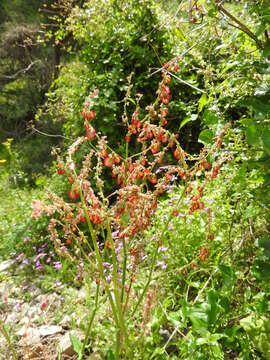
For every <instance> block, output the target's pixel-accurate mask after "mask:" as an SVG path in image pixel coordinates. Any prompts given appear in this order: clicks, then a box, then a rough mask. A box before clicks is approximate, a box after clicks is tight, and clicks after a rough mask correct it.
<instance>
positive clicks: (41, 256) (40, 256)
mask: <svg viewBox="0 0 270 360" xmlns="http://www.w3.org/2000/svg"><path fill="white" fill-rule="evenodd" d="M46 255H47V254H46V253H41V254H38V255H37V256H36V257H35V259H34V262H37V261H39V259H40V258H43V257H44V256H46Z"/></svg>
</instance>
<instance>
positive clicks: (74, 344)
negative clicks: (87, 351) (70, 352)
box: [69, 333, 83, 359]
mask: <svg viewBox="0 0 270 360" xmlns="http://www.w3.org/2000/svg"><path fill="white" fill-rule="evenodd" d="M69 338H70V341H71V344H72V347H73V349H74V351H75V352H76V354H77V355H78V356H79V359H81V356H82V348H83V344H82V342H81V341H80V339H78V338H77V336H76V335H74V334H72V333H70V334H69Z"/></svg>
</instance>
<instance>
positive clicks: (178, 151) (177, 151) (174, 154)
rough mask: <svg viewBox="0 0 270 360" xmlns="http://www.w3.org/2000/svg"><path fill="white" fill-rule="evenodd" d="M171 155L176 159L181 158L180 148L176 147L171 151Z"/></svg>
mask: <svg viewBox="0 0 270 360" xmlns="http://www.w3.org/2000/svg"><path fill="white" fill-rule="evenodd" d="M173 156H174V157H175V158H176V160H181V149H180V148H178V147H177V148H176V149H175V150H174V152H173Z"/></svg>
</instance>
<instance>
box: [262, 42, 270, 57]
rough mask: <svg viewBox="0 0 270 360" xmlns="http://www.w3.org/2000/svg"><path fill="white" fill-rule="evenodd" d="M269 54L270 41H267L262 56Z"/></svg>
mask: <svg viewBox="0 0 270 360" xmlns="http://www.w3.org/2000/svg"><path fill="white" fill-rule="evenodd" d="M269 55H270V42H268V43H267V44H266V45H265V47H264V49H263V56H264V57H268V56H269Z"/></svg>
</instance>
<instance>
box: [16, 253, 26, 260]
mask: <svg viewBox="0 0 270 360" xmlns="http://www.w3.org/2000/svg"><path fill="white" fill-rule="evenodd" d="M24 256H25V255H24V253H21V254H19V255H18V256H17V257H16V260H17V261H21V260H22V258H23V257H24Z"/></svg>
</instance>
